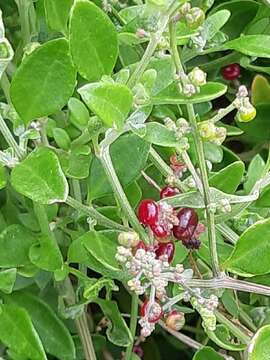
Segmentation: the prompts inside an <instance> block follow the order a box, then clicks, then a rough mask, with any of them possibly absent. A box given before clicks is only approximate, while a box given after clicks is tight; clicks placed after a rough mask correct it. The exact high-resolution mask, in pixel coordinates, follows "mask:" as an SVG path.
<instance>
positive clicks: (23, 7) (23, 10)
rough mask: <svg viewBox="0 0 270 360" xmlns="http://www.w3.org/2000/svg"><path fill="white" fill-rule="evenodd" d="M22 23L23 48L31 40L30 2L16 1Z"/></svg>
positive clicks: (24, 0) (27, 0)
mask: <svg viewBox="0 0 270 360" xmlns="http://www.w3.org/2000/svg"><path fill="white" fill-rule="evenodd" d="M16 3H17V6H18V11H19V16H20V23H21V34H22V44H23V47H24V46H25V45H27V44H28V43H29V42H30V40H31V32H30V23H29V14H28V12H29V6H30V2H29V0H16Z"/></svg>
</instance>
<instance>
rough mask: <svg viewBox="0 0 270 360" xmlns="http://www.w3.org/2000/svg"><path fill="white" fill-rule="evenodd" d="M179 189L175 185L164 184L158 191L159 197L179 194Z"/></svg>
mask: <svg viewBox="0 0 270 360" xmlns="http://www.w3.org/2000/svg"><path fill="white" fill-rule="evenodd" d="M179 192H180V191H179V189H178V188H176V187H172V186H165V187H164V188H163V189H161V191H160V198H161V199H164V198H167V197H170V196H175V195H177V194H179Z"/></svg>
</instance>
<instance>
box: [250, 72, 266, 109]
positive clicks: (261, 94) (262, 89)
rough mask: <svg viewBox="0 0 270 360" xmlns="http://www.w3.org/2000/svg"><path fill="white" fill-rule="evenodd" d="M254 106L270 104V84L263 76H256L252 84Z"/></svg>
mask: <svg viewBox="0 0 270 360" xmlns="http://www.w3.org/2000/svg"><path fill="white" fill-rule="evenodd" d="M251 94H252V104H254V105H255V106H257V105H259V104H267V103H269V102H270V84H269V82H268V80H267V79H266V78H265V77H264V76H262V75H256V76H255V78H254V80H253V82H252V92H251Z"/></svg>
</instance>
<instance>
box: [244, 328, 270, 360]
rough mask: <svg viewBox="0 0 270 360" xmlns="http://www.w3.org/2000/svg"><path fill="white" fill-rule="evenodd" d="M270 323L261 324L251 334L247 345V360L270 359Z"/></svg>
mask: <svg viewBox="0 0 270 360" xmlns="http://www.w3.org/2000/svg"><path fill="white" fill-rule="evenodd" d="M269 337H270V325H266V326H263V327H262V328H260V329H259V330H258V331H257V333H256V334H255V335H254V336H253V338H252V340H251V342H250V344H249V347H248V360H268V359H270V342H269Z"/></svg>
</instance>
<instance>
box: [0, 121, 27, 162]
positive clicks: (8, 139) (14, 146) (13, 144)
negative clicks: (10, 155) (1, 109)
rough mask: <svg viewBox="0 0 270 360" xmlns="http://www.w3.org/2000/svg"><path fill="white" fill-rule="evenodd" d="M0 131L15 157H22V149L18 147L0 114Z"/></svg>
mask: <svg viewBox="0 0 270 360" xmlns="http://www.w3.org/2000/svg"><path fill="white" fill-rule="evenodd" d="M0 131H1V133H2V135H3V136H4V138H5V140H6V142H7V143H8V145H9V146H10V147H11V148H12V149H13V151H14V153H15V155H16V156H17V158H18V159H22V158H23V156H24V152H23V151H22V149H21V148H20V147H19V145H18V144H17V142H16V141H15V139H14V137H13V135H12V134H11V131H10V130H9V128H8V127H7V124H6V123H5V121H4V119H3V118H2V116H1V115H0Z"/></svg>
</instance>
